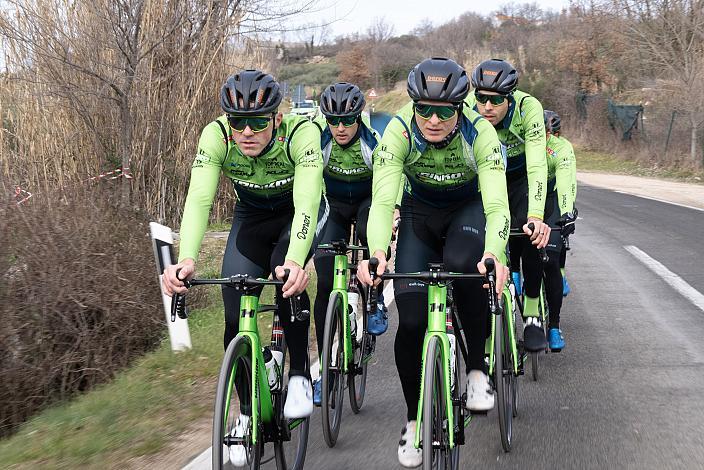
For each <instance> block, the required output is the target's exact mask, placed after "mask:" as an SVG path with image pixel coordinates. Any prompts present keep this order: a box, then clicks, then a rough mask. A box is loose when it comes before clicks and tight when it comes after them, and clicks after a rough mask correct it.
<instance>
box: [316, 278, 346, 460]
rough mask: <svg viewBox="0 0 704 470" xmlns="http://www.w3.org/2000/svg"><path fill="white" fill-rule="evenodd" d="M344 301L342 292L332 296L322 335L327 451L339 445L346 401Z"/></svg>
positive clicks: (323, 409)
mask: <svg viewBox="0 0 704 470" xmlns="http://www.w3.org/2000/svg"><path fill="white" fill-rule="evenodd" d="M342 301H343V299H342V295H340V293H339V292H333V293H332V294H330V300H329V301H328V309H327V312H326V317H325V333H324V335H323V354H322V357H321V364H322V371H321V386H322V387H321V390H322V394H321V395H322V400H321V403H320V406H321V411H322V413H321V415H322V418H323V437H324V438H325V443H326V444H327V445H328V447H334V446H335V443H336V442H337V435H338V433H339V432H340V422H341V420H342V402H343V400H344V394H343V392H344V382H343V376H342V361H343V359H344V354H343V351H344V344H345V337H344V331H343V327H342V322H343V319H344V317H343V316H344V314H345V311H344V308H343V305H342Z"/></svg>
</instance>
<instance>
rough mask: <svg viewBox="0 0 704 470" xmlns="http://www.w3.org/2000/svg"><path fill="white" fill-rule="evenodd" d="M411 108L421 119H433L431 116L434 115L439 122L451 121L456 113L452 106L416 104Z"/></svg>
mask: <svg viewBox="0 0 704 470" xmlns="http://www.w3.org/2000/svg"><path fill="white" fill-rule="evenodd" d="M413 107H414V108H415V110H416V114H417V115H418V116H420V117H422V118H423V119H430V118H431V117H433V114H435V115H436V116H437V117H438V119H440V120H441V121H447V120H449V119H452V117H453V116H454V115H455V113H456V112H457V106H453V105H444V106H435V105H432V104H420V103H416V104H414V105H413Z"/></svg>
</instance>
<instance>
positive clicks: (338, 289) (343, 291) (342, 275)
mask: <svg viewBox="0 0 704 470" xmlns="http://www.w3.org/2000/svg"><path fill="white" fill-rule="evenodd" d="M348 267H349V261H348V259H347V255H346V254H344V255H341V254H337V255H335V271H334V272H335V276H334V278H333V282H332V291H331V293H330V295H335V293H339V294H340V295H341V296H342V311H343V316H344V317H345V320H344V322H343V323H342V332H343V334H344V337H345V344H344V345H343V347H342V357H343V360H342V364H340V369H341V370H342V373H343V374H346V373H347V372H348V370H349V366H350V364H352V361H353V360H354V356H353V354H354V351H353V350H352V325H351V324H350V316H349V304H348V299H347V284H348V282H349V279H348V274H347V273H348ZM338 347H339V346H338Z"/></svg>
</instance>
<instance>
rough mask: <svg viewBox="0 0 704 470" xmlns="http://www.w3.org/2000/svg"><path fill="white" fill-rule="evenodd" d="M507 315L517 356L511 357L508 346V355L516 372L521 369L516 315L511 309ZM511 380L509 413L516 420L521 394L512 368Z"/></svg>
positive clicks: (506, 309)
mask: <svg viewBox="0 0 704 470" xmlns="http://www.w3.org/2000/svg"><path fill="white" fill-rule="evenodd" d="M504 296H505V295H504ZM504 312H509V309H508V305H507V302H506V300H505V299H504ZM509 315H511V319H512V320H513V321H512V326H513V340H514V341H515V342H516V354H517V356H515V357H514V356H513V349H512V348H510V346H509V354H511V358H512V366H513V364H514V362H513V361H515V364H517V366H516V370H518V369H519V368H520V367H521V366H520V364H521V361H522V359H521V358H520V355H521V351H520V350H519V347H518V340H517V338H518V331H517V330H518V328H517V326H516V325H517V323H516V317H517V315H516V310H515V309H512V310H511V311H510V313H509ZM506 331H508V329H506ZM511 378H512V380H511V392H512V395H513V401H512V404H513V406H512V407H511V411H512V413H513V417H514V418H516V417H517V416H518V400H519V398H520V396H521V394H520V389H519V381H518V375H517V374H516V373H515V371H514V369H513V367H512V368H511Z"/></svg>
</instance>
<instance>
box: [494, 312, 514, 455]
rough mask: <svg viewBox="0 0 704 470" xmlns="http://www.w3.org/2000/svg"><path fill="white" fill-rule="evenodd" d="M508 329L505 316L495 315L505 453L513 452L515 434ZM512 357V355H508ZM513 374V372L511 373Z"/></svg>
mask: <svg viewBox="0 0 704 470" xmlns="http://www.w3.org/2000/svg"><path fill="white" fill-rule="evenodd" d="M506 337H507V334H506V328H504V327H503V316H502V315H495V323H494V386H495V387H496V400H497V402H498V403H497V408H498V415H499V433H500V434H501V447H503V449H504V451H505V452H510V451H511V439H512V437H513V436H512V434H513V407H512V405H511V403H510V402H511V390H510V384H509V383H508V381H507V379H508V380H510V378H509V375H507V371H506V369H507V367H506V364H507V361H509V358H508V357H506V354H505V351H506V348H505V346H504V345H505V344H507V343H508V341H507V340H506ZM508 356H509V357H510V355H508ZM509 373H510V374H513V372H509Z"/></svg>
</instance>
